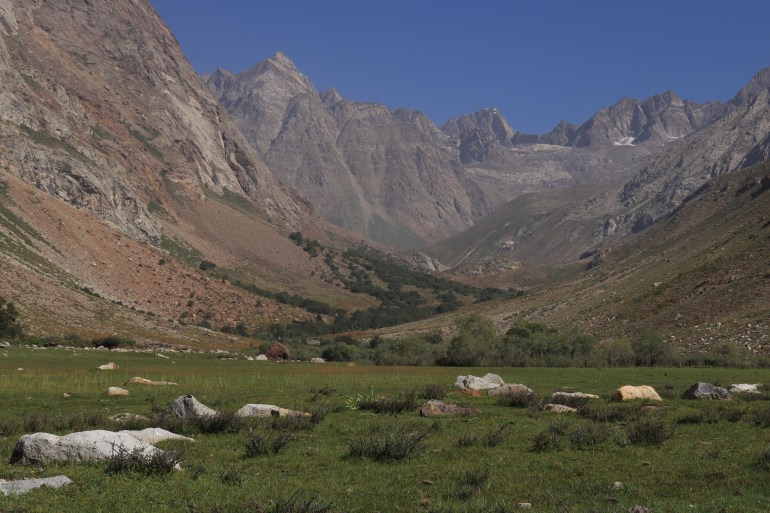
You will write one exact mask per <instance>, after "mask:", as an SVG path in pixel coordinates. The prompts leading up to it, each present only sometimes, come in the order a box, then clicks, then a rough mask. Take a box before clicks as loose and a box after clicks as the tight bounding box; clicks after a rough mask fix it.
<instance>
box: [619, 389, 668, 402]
mask: <svg viewBox="0 0 770 513" xmlns="http://www.w3.org/2000/svg"><path fill="white" fill-rule="evenodd" d="M612 399H613V400H615V401H633V400H634V399H647V400H650V401H662V400H663V399H661V398H660V396H659V395H658V392H656V391H655V389H654V388H652V387H651V386H649V385H639V386H632V385H625V386H622V387H620V388H618V389H617V390H615V393H614V394H612Z"/></svg>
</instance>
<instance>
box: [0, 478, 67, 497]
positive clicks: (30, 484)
mask: <svg viewBox="0 0 770 513" xmlns="http://www.w3.org/2000/svg"><path fill="white" fill-rule="evenodd" d="M71 482H72V479H70V478H69V477H67V476H54V477H44V478H41V479H19V480H17V481H6V480H5V479H0V492H3V495H5V496H8V495H22V494H25V493H27V492H29V491H32V490H34V489H35V488H40V487H41V486H50V487H51V488H61V487H62V486H64V485H68V484H70V483H71Z"/></svg>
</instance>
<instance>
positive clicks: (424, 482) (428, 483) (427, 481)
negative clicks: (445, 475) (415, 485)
mask: <svg viewBox="0 0 770 513" xmlns="http://www.w3.org/2000/svg"><path fill="white" fill-rule="evenodd" d="M420 484H424V485H427V486H431V485H433V484H434V483H433V481H431V480H430V479H423V480H422V481H420Z"/></svg>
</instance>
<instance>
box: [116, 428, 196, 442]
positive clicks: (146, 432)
mask: <svg viewBox="0 0 770 513" xmlns="http://www.w3.org/2000/svg"><path fill="white" fill-rule="evenodd" d="M120 433H125V434H127V435H131V436H133V437H134V438H136V439H137V440H139V441H141V442H144V443H148V444H150V445H155V444H157V443H158V442H164V441H166V440H184V441H185V442H194V441H195V440H194V439H192V438H190V437H189V436H182V435H177V434H176V433H172V432H171V431H166V430H165V429H161V428H151V427H150V428H146V429H140V430H129V429H124V430H122V431H118V434H120Z"/></svg>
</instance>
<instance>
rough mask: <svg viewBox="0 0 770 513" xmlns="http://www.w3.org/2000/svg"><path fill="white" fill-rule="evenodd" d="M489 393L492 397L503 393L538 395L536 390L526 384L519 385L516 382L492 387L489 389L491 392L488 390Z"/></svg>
mask: <svg viewBox="0 0 770 513" xmlns="http://www.w3.org/2000/svg"><path fill="white" fill-rule="evenodd" d="M487 395H489V396H490V397H498V396H501V395H522V396H527V397H530V396H536V395H537V394H536V393H535V391H534V390H532V389H531V388H529V387H528V386H526V385H519V384H515V383H508V384H505V385H501V386H499V387H497V388H491V389H489V392H487Z"/></svg>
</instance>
